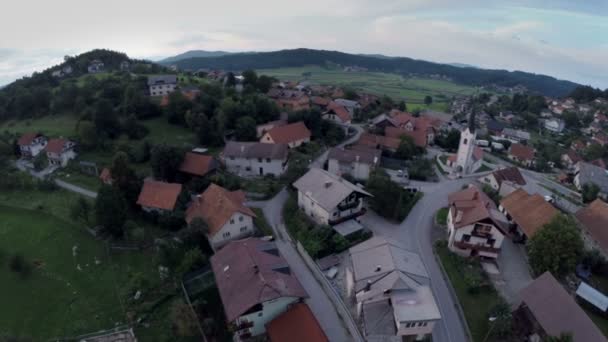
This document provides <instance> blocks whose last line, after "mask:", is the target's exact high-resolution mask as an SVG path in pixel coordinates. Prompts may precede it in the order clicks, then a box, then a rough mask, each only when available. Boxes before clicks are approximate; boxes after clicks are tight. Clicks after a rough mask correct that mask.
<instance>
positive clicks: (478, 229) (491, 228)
mask: <svg viewBox="0 0 608 342" xmlns="http://www.w3.org/2000/svg"><path fill="white" fill-rule="evenodd" d="M448 205H449V212H448V217H447V226H448V248H449V249H450V250H451V251H452V252H454V253H456V254H459V255H462V256H481V257H486V258H494V259H495V258H497V257H498V253H499V252H500V248H501V246H502V241H503V239H504V238H505V235H506V231H505V230H506V228H507V227H508V221H507V218H506V217H505V216H504V215H503V214H502V213H501V212H500V211H498V208H497V207H496V204H494V202H493V201H492V200H491V199H490V198H489V197H488V196H487V195H486V194H485V193H484V192H483V191H481V190H480V189H479V188H477V187H476V186H474V185H469V187H468V188H467V189H465V190H462V191H458V192H455V193H452V194H450V195H449V196H448Z"/></svg>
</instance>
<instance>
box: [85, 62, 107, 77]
mask: <svg viewBox="0 0 608 342" xmlns="http://www.w3.org/2000/svg"><path fill="white" fill-rule="evenodd" d="M103 68H104V64H103V62H102V61H100V60H99V59H94V60H93V61H91V63H90V64H89V66H88V67H87V71H88V72H89V74H97V73H100V72H102V71H103Z"/></svg>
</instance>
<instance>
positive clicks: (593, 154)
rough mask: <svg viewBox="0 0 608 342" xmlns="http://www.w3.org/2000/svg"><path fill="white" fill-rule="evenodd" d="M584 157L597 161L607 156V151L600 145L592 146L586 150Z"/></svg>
mask: <svg viewBox="0 0 608 342" xmlns="http://www.w3.org/2000/svg"><path fill="white" fill-rule="evenodd" d="M583 155H584V157H585V159H586V160H596V159H600V158H604V157H605V156H606V149H604V147H603V146H602V145H600V144H591V145H589V147H587V148H586V149H585V151H584V152H583Z"/></svg>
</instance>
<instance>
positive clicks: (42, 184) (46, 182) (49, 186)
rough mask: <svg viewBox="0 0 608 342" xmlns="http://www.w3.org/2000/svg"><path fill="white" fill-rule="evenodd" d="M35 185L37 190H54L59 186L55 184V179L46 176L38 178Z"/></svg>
mask: <svg viewBox="0 0 608 342" xmlns="http://www.w3.org/2000/svg"><path fill="white" fill-rule="evenodd" d="M36 186H37V188H38V190H40V191H47V192H51V191H55V190H57V189H58V188H59V187H58V186H57V184H55V181H53V180H50V179H48V178H45V179H40V180H38V182H37V183H36Z"/></svg>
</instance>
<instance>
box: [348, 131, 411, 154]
mask: <svg viewBox="0 0 608 342" xmlns="http://www.w3.org/2000/svg"><path fill="white" fill-rule="evenodd" d="M400 143H401V140H399V139H396V138H390V137H385V136H382V135H375V134H370V133H363V134H361V136H360V137H359V140H358V141H357V144H359V145H364V146H368V147H371V148H375V149H377V148H381V149H390V150H396V149H397V148H399V144H400Z"/></svg>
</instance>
